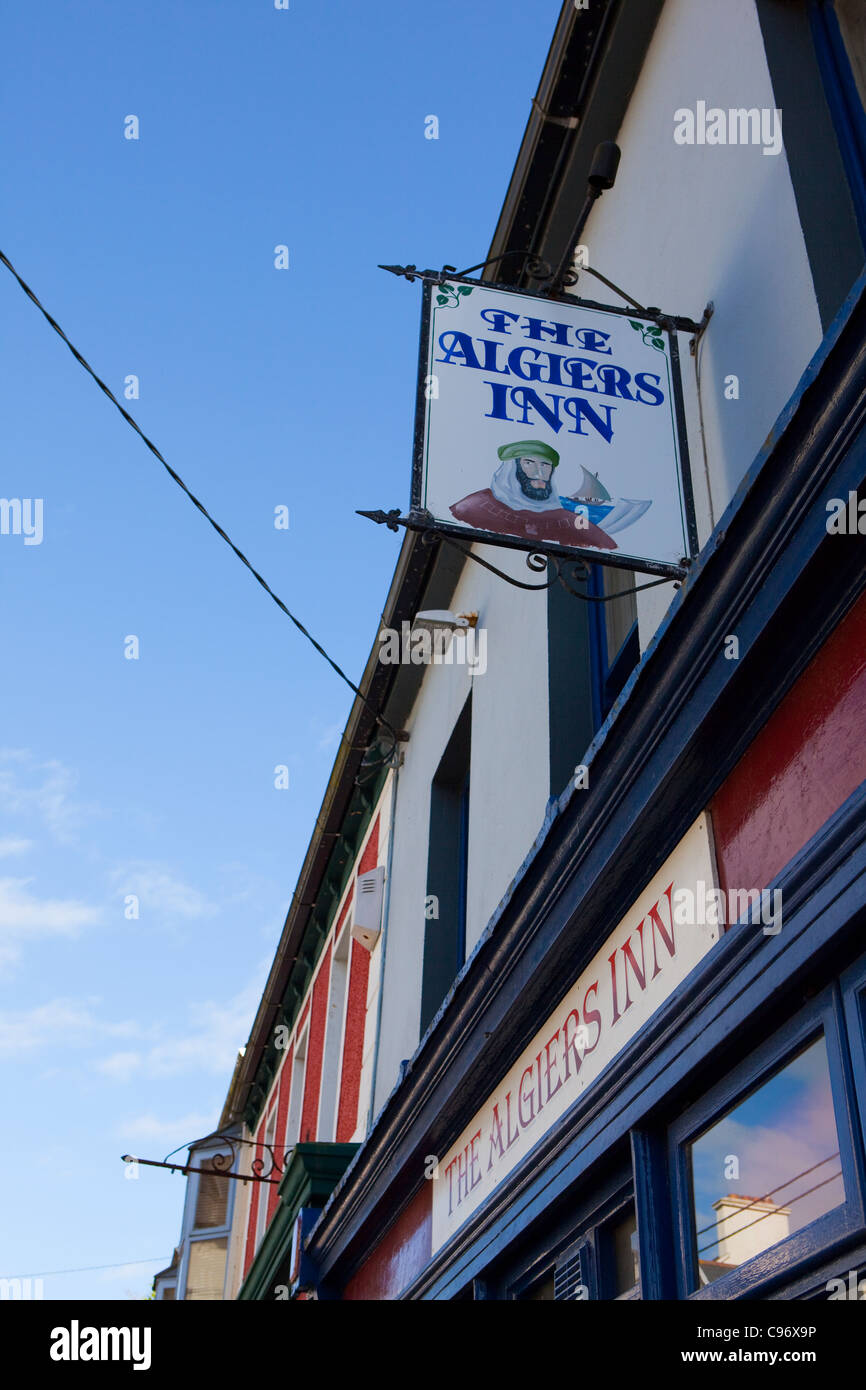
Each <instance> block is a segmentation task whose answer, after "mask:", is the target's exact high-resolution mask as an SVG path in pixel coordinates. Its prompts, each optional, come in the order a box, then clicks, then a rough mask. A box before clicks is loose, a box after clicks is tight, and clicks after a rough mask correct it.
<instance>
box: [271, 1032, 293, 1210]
mask: <svg viewBox="0 0 866 1390" xmlns="http://www.w3.org/2000/svg"><path fill="white" fill-rule="evenodd" d="M292 1056H293V1050H292V1048H288V1049H287V1050H286V1053H285V1057H284V1060H283V1065H282V1068H281V1070H280V1081H279V1086H280V1092H279V1097H278V1099H277V1128H276V1135H275V1138H274V1152H275V1154H276V1157H277V1162H278V1163H279V1165H280V1167H281V1168H282V1166H283V1154H284V1153H285V1148H286V1124H287V1121H288V1118H289V1094H290V1092H291V1088H292ZM273 1176H274V1177H279V1176H280V1175H279V1174H277V1173H275V1174H274V1175H273ZM267 1191H268V1225H270V1223H271V1222H272V1221H273V1219H274V1212H275V1211H276V1209H277V1206H278V1204H279V1200H280V1199H279V1191H278V1188H277V1186H276V1185H274V1186H273V1187H269V1188H268V1189H267Z"/></svg>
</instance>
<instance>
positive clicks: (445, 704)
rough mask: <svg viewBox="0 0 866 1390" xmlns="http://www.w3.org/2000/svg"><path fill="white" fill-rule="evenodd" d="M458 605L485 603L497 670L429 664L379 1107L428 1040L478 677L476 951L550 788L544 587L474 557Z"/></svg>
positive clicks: (512, 568)
mask: <svg viewBox="0 0 866 1390" xmlns="http://www.w3.org/2000/svg"><path fill="white" fill-rule="evenodd" d="M475 551H476V553H477V554H479V555H481V556H483V558H484V559H486V560H488V561H489V562H490V563H492V564H495V565H497V566H498V567H499V568H500V569H502V570H504V571H505V572H506V573H508V574H512V575H514V577H515V578H519V579H521V580H524V581H526V582H529V583H537V582H538V581H539V578H544V576H543V575H542V576H538V575H533V574H532V573H531V572H530V571H529V570H528V569H527V568H526V561H525V556H524V555H523V554H517V553H514V552H511V551H508V550H502V549H499V548H494V547H492V546H476V547H475ZM450 607H451V611H452V612H454V613H469V612H477V613H478V629H482V628H483V629H484V630H485V631H486V634H487V638H486V640H487V670H486V672H485V673H484V674H483V675H481V674H479V675H477V676H472V677H470V676H469V674H468V670H467V667H466V666H465V665H450V666H449V665H445V664H443V665H439V666H437V665H432V666H428V667H426V668H424V680H423V683H422V686H421V690H420V692H419V695H418V698H417V699H416V701H415V705H414V707H413V709H412V713H411V716H410V718H409V719H408V721H407V729H408V731H409V734H410V739H409V742H408V743H407V744H405V745H404V752H405V761H404V764H403V767H402V768H401V770H400V782H399V790H398V793H397V830H396V835H395V841H394V863H393V873H392V882H391V902H390V909H389V922H388V943H387V947H386V955H385V992H384V1002H383V1013H382V1038H381V1043H380V1050H379V1063H378V1069H377V1073H378V1074H377V1081H376V1100H375V1106H374V1112H377V1111H378V1110H379V1109H380V1108H381V1106H382V1103H383V1101H384V1100H385V1099H386V1098H387V1096H388V1094H389V1092H390V1091H391V1089H392V1087H393V1086H394V1083H395V1082H396V1080H397V1076H398V1074H399V1067H400V1062H401V1061H402V1060H403V1059H404V1058H408V1057H411V1056H412V1054H413V1053H414V1051H415V1049H416V1048H417V1046H418V1043H419V1041H420V1037H419V1025H420V1016H421V978H422V968H423V960H424V929H425V917H424V901H425V897H426V894H427V844H428V834H429V823H430V788H431V783H432V781H433V778H434V776H435V773H436V769H437V767H438V765H439V761H440V759H441V757H442V754H443V753H444V751H445V748H446V746H447V744H448V740H449V739H450V737H451V734H452V732H453V729H454V726H455V724H456V722H457V720H458V718H459V716H460V712H461V710H462V709H463V706H464V703H465V701H466V699H467V697H468V695H469V693H470V689H471V690H472V692H473V700H472V704H473V708H472V755H471V756H472V761H471V772H470V798H469V872H468V884H467V911H466V953H467V956H468V955H469V954H470V953H471V952H472V950H473V949H474V947H475V945H476V943H477V941H478V938H479V937H480V936H481V934H482V932H483V931H484V928H485V927H486V926H487V923H488V921H489V920H490V917H491V915H492V913H493V912H494V910H495V908H496V907H497V905H498V904H499V902H500V900H501V898H502V896H503V894H504V893H505V891H506V889H507V887H508V885H509V883H510V881H511V879H512V878H513V876H514V874H515V872H516V870H517V869H518V868H519V866H520V864H521V863H522V862H523V860H524V858H525V857H526V854H527V853H528V851H529V848H530V846H531V844H532V842H533V840H534V839H535V837H536V835H537V834H538V831H539V830H540V828H541V824H542V821H543V820H544V812H545V807H546V805H547V798H548V793H549V783H550V762H549V748H548V684H547V597H546V594H545V592H544V591H543V590H542V591H540V592H537V593H526V592H523V591H522V590H520V589H515V588H513V587H511V585H509V584H507V583H506V582H505V580H503V579H498V578H496V576H494V575H491V574H489V573H488V572H487V571H486V570H484V569H482V567H481V566H480V565H476V564H474V563H473V561H471V560H469V561H467V562H466V566H465V568H464V571H463V574H462V575H461V578H460V581H459V583H458V586H457V589H456V591H455V593H454V597H453V598H452V600H451V604H450ZM372 973H373V972H372V971H371V975H372Z"/></svg>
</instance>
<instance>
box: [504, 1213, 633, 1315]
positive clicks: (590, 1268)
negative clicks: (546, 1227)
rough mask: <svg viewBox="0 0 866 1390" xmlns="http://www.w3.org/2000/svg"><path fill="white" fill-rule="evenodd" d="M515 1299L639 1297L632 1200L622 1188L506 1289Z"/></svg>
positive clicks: (533, 1300) (555, 1300)
mask: <svg viewBox="0 0 866 1390" xmlns="http://www.w3.org/2000/svg"><path fill="white" fill-rule="evenodd" d="M511 1296H512V1298H515V1299H518V1300H520V1301H521V1302H544V1301H550V1302H555V1303H565V1302H569V1303H572V1302H573V1303H578V1302H580V1303H583V1302H591V1301H594V1300H596V1301H597V1300H599V1299H621V1300H627V1299H636V1298H640V1268H639V1261H638V1243H637V1220H636V1216H635V1207H634V1202H633V1201H632V1200H631V1199H630V1198H628V1199H627V1200H625V1201H624V1200H623V1198H622V1194H621V1195H620V1196H619V1197H618V1198H617V1199H616V1200H615V1201H614V1203H613V1204H611V1203H610V1202H607V1203H605V1205H604V1206H603V1207H601V1208H599V1210H598V1211H597V1212H596V1213H595V1214H594V1215H593V1217H592V1218H591V1222H590V1224H589V1225H588V1227H586V1228H584V1229H583V1230H582V1231H581V1234H580V1236H579V1237H578V1238H577V1239H576V1240H575V1239H574V1236H573V1235H572V1238H571V1240H570V1241H569V1242H568V1244H566V1245H565V1246H564V1248H563V1249H562V1250H561V1252H560V1253H558V1254H557V1255H556V1256H555V1257H554V1258H552V1259H550V1260H548V1261H544V1260H542V1261H540V1262H536V1263H535V1265H534V1266H533V1267H532V1268H531V1270H530V1271H528V1273H527V1275H526V1276H525V1277H523V1278H522V1279H521V1280H520V1281H519V1282H516V1283H515V1284H514V1285H513V1286H512V1289H511Z"/></svg>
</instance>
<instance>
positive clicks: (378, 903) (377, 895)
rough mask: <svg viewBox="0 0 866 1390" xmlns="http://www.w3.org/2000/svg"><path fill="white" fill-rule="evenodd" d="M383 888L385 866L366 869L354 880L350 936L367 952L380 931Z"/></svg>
mask: <svg viewBox="0 0 866 1390" xmlns="http://www.w3.org/2000/svg"><path fill="white" fill-rule="evenodd" d="M384 887H385V866H384V864H380V865H379V866H378V868H376V869H368V870H367V872H366V873H363V874H358V877H357V879H356V880H355V905H354V907H353V909H352V926H351V928H350V930H351V933H352V936H353V937H354V938H355V940H356V941H357V942H359V943H360V944H361V945H362V946H363V947H364V948H365V950H367V951H372V950H373V947H374V946H375V945H376V942H377V941H378V940H379V935H380V933H381V931H382V897H383V892H384Z"/></svg>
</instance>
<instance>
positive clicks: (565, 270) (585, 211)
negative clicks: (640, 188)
mask: <svg viewBox="0 0 866 1390" xmlns="http://www.w3.org/2000/svg"><path fill="white" fill-rule="evenodd" d="M620 153H621V152H620V148H619V145H617V144H615V143H614V141H613V140H603V141H602V142H601V144H600V145H596V147H595V154H594V155H593V156H592V164H591V165H590V170H589V177H588V178H587V181H586V182H587V189H586V198H585V200H584V204H583V207H582V208H581V210H580V216H579V217H578V219H577V224H576V226H575V228H574V230H573V232H572V234H571V236H570V237H569V240H568V243H567V245H566V248H565V251H564V253H563V257H562V260H561V261H560V263H559V267H558V269H557V271H556V274H555V275H554V277H553V280H552V281H551V284H550V287H549V289H548V291H547V293H548V294H562V292H563V290H564V289H566V288H567V287H568V286H569V285H573V284H574V283H575V282H576V280H577V276H576V275H575V274H574V272H573V271H572V270H571V269H570V265H571V259H572V256H573V255H574V248H575V247H576V246H577V245H578V244H579V242H580V237H581V233H582V232H583V229H584V227H585V226H586V219H587V218H588V217H589V214H590V212H591V211H592V207H593V204H594V203H595V201H596V199H597V198H600V197H601V195H602V193H604V192H605V191H606V190H607V189H609V188H613V185H614V183H615V181H616V172H617V169H618V168H619V161H620Z"/></svg>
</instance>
